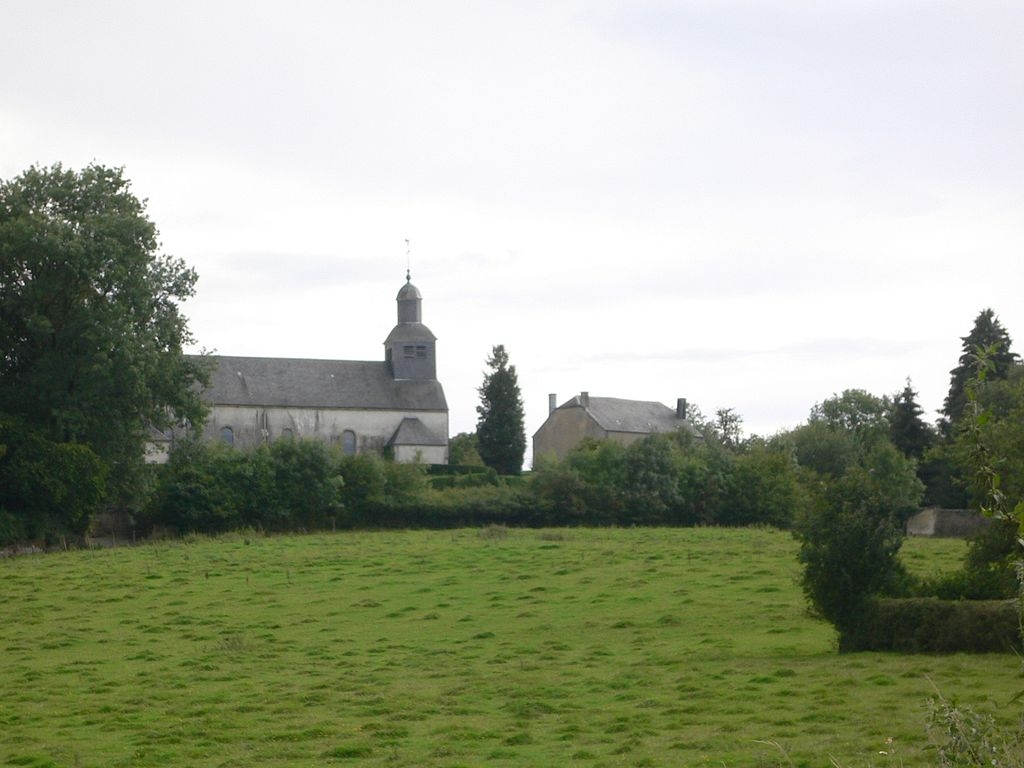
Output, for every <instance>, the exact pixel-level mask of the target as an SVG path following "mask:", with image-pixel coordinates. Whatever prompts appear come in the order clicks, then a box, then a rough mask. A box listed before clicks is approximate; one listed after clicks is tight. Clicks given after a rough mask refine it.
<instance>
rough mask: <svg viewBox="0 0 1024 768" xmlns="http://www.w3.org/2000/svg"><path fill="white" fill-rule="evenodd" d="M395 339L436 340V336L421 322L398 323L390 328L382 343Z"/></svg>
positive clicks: (394, 340) (391, 342)
mask: <svg viewBox="0 0 1024 768" xmlns="http://www.w3.org/2000/svg"><path fill="white" fill-rule="evenodd" d="M396 341H437V337H436V336H435V335H434V334H433V333H432V332H431V330H430V329H429V328H427V326H425V325H424V324H423V323H399V324H398V325H396V326H395V327H394V328H392V329H391V333H389V334H388V337H387V338H386V339H385V340H384V344H385V346H387V345H388V344H393V343H395V342H396Z"/></svg>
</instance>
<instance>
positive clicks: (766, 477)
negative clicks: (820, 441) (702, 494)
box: [716, 445, 805, 528]
mask: <svg viewBox="0 0 1024 768" xmlns="http://www.w3.org/2000/svg"><path fill="white" fill-rule="evenodd" d="M731 469H732V478H731V483H730V484H729V489H728V494H727V496H726V498H725V500H724V501H723V503H722V511H721V514H720V515H719V516H718V519H717V520H716V522H717V523H718V524H719V525H771V526H775V527H778V528H789V527H791V526H792V524H793V519H794V516H795V515H797V514H798V513H799V511H800V510H802V509H803V507H804V503H805V501H804V500H805V494H804V492H803V488H802V487H801V485H800V482H799V480H798V478H797V466H796V462H794V461H793V459H792V457H791V456H789V455H787V454H785V453H782V452H780V451H775V450H770V449H769V448H768V447H766V446H764V445H754V446H751V447H750V448H749V449H748V450H747V451H745V452H744V453H742V454H740V455H739V456H736V458H735V459H734V460H733V462H732V467H731Z"/></svg>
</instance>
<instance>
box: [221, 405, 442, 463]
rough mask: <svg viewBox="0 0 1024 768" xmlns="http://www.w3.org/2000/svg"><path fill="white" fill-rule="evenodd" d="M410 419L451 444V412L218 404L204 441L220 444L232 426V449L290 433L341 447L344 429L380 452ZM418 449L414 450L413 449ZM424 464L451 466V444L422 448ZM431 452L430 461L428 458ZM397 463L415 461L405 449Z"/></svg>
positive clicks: (363, 446)
mask: <svg viewBox="0 0 1024 768" xmlns="http://www.w3.org/2000/svg"><path fill="white" fill-rule="evenodd" d="M407 417H415V418H418V419H419V420H420V421H421V422H422V423H423V424H424V426H426V427H427V428H428V429H429V430H430V431H431V432H433V433H434V434H435V435H437V436H438V437H440V438H442V439H445V440H447V437H448V414H447V413H444V412H439V411H384V410H380V411H370V410H346V409H334V408H288V407H266V408H264V407H256V406H238V405H218V406H214V407H213V408H212V409H211V412H210V416H209V418H208V419H207V421H206V425H205V426H204V428H203V439H204V440H206V441H215V440H220V439H222V438H221V431H222V430H223V429H224V428H225V427H230V428H231V431H232V434H233V436H234V445H235V446H237V447H240V448H247V447H250V446H254V445H259V444H260V443H262V442H268V441H273V440H280V439H281V438H282V437H286V436H287V434H288V433H287V430H290V431H291V437H292V438H293V439H296V440H299V439H313V440H320V441H322V442H325V443H332V442H336V443H337V444H338V445H341V443H342V435H343V433H344V432H345V430H351V431H352V432H354V433H355V435H356V446H357V448H356V449H357V451H358V452H362V451H381V450H383V449H384V446H385V445H386V444H387V441H388V440H390V439H391V437H392V436H393V435H394V434H395V430H397V429H398V427H399V425H400V424H401V423H402V419H404V418H407ZM413 450H416V449H413ZM420 450H421V451H422V453H423V461H424V462H426V463H431V464H435V463H436V464H444V463H447V454H448V450H447V446H436V447H434V446H429V447H426V448H425V449H420ZM428 454H429V458H428ZM396 459H397V460H399V461H413V460H414V458H409V457H408V452H407V451H405V450H403V451H402V456H401V457H400V456H396Z"/></svg>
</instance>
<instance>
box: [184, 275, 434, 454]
mask: <svg viewBox="0 0 1024 768" xmlns="http://www.w3.org/2000/svg"><path fill="white" fill-rule="evenodd" d="M397 303H398V323H397V324H396V325H395V327H394V328H393V329H392V331H391V333H390V334H389V335H388V337H387V339H386V341H385V342H384V360H382V361H380V362H371V361H356V360H317V359H299V358H275V357H231V356H227V355H217V356H211V357H210V358H209V360H210V362H211V365H212V366H213V368H212V374H211V381H210V386H209V388H208V389H207V390H206V391H205V392H204V396H205V397H206V399H207V400H208V401H209V403H210V406H211V409H210V415H209V417H208V419H207V421H206V424H205V425H204V428H203V437H204V439H205V440H207V441H216V440H221V441H223V442H226V443H229V444H231V445H235V446H239V447H249V446H253V445H258V444H260V443H264V442H269V441H272V440H278V439H314V440H320V441H322V442H325V443H329V444H334V445H338V446H339V447H340V448H341V449H342V450H343V451H344V452H346V453H359V452H362V451H377V452H380V451H383V450H385V449H391V450H392V451H393V452H394V456H395V458H396V459H397V460H398V461H406V462H411V461H422V462H424V463H428V464H446V463H447V462H448V404H447V401H446V400H445V396H444V390H443V389H442V387H441V383H440V382H439V381H437V357H436V355H437V339H436V337H435V336H434V334H433V333H431V332H430V329H429V328H427V327H426V326H425V325H423V322H422V296H421V295H420V292H419V291H418V290H417V289H416V287H415V286H414V285H413V284H412V283H411V282H410V281H409V277H408V275H407V276H406V283H405V285H404V286H402V289H401V290H400V291H399V292H398V296H397Z"/></svg>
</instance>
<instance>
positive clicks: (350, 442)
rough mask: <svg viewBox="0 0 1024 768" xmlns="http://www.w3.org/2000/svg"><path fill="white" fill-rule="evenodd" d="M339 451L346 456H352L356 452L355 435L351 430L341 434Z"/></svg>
mask: <svg viewBox="0 0 1024 768" xmlns="http://www.w3.org/2000/svg"><path fill="white" fill-rule="evenodd" d="M341 451H342V453H344V454H345V455H346V456H352V455H354V454H355V452H356V433H355V432H353V431H352V430H351V429H346V430H345V431H344V432H342V433H341Z"/></svg>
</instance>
